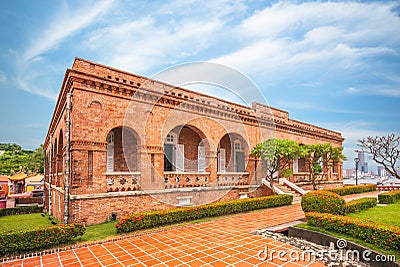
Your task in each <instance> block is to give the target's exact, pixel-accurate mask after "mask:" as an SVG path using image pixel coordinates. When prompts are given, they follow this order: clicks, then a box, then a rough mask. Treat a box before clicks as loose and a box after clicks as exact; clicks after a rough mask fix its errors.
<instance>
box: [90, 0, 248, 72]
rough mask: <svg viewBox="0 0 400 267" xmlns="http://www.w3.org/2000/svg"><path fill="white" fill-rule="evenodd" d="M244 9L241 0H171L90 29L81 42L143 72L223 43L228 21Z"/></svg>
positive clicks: (102, 57) (113, 61) (110, 61)
mask: <svg viewBox="0 0 400 267" xmlns="http://www.w3.org/2000/svg"><path fill="white" fill-rule="evenodd" d="M245 10H246V7H245V6H244V5H243V4H242V3H241V2H240V1H233V2H232V1H209V2H202V3H200V2H197V1H172V2H168V3H166V4H163V5H158V6H155V7H154V9H150V10H146V11H144V12H143V13H142V14H138V16H134V15H132V16H130V18H128V19H126V20H123V21H117V23H113V22H110V23H109V25H108V26H107V27H105V28H100V29H98V30H96V31H94V32H92V33H90V37H89V38H88V41H87V42H86V43H84V46H86V47H88V48H89V49H90V50H91V51H92V52H94V53H96V54H97V55H98V57H99V58H100V61H102V62H103V63H105V64H109V65H112V66H116V67H118V68H122V69H125V70H129V71H132V72H139V73H142V74H143V73H144V72H146V71H149V70H154V69H155V68H158V69H160V67H163V66H166V65H169V66H170V65H173V64H176V63H180V62H182V61H185V59H187V58H191V57H193V56H196V55H198V54H199V53H201V52H204V51H206V50H207V49H208V48H210V46H212V45H214V44H216V43H218V42H219V43H220V45H222V43H221V42H223V40H222V39H221V35H224V34H226V32H227V31H230V30H229V28H228V26H227V23H229V21H230V20H232V18H235V16H236V15H238V14H242V13H243V12H244V11H245ZM128 11H129V10H127V11H126V12H128ZM132 12H133V14H135V11H132ZM132 17H134V19H131V18H132Z"/></svg>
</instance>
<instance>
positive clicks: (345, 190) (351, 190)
mask: <svg viewBox="0 0 400 267" xmlns="http://www.w3.org/2000/svg"><path fill="white" fill-rule="evenodd" d="M326 191H330V192H334V193H336V194H338V195H341V196H347V195H353V194H360V193H365V192H372V191H376V185H375V184H365V185H351V186H344V187H339V188H331V189H326Z"/></svg>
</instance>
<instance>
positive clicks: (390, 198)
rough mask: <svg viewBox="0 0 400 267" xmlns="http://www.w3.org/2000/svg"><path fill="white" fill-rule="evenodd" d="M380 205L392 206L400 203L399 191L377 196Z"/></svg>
mask: <svg viewBox="0 0 400 267" xmlns="http://www.w3.org/2000/svg"><path fill="white" fill-rule="evenodd" d="M378 200H379V203H380V204H392V203H395V202H397V201H400V190H397V191H390V192H385V193H381V194H379V195H378Z"/></svg>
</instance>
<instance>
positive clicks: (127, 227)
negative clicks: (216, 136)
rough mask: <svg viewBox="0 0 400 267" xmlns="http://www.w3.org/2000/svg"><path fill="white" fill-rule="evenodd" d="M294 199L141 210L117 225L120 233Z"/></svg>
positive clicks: (273, 197) (287, 197) (284, 196)
mask: <svg viewBox="0 0 400 267" xmlns="http://www.w3.org/2000/svg"><path fill="white" fill-rule="evenodd" d="M292 201H293V196H292V195H277V196H267V197H260V198H246V199H240V200H233V201H228V202H216V203H212V204H207V205H202V206H197V207H187V208H175V209H170V210H157V211H149V212H140V213H135V214H131V215H128V216H126V217H124V218H122V219H121V220H120V221H119V222H118V223H117V224H116V225H115V227H116V228H117V232H118V233H121V232H131V231H135V230H139V229H146V228H152V227H156V226H161V225H166V224H172V223H179V222H184V221H191V220H197V219H201V218H205V217H213V216H220V215H226V214H234V213H240V212H246V211H251V210H257V209H265V208H271V207H279V206H285V205H290V204H291V203H292Z"/></svg>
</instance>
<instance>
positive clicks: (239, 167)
mask: <svg viewBox="0 0 400 267" xmlns="http://www.w3.org/2000/svg"><path fill="white" fill-rule="evenodd" d="M233 144H234V146H233V151H234V166H235V172H244V165H245V158H244V149H243V145H242V142H241V141H240V140H239V139H237V140H235V142H234V143H233Z"/></svg>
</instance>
